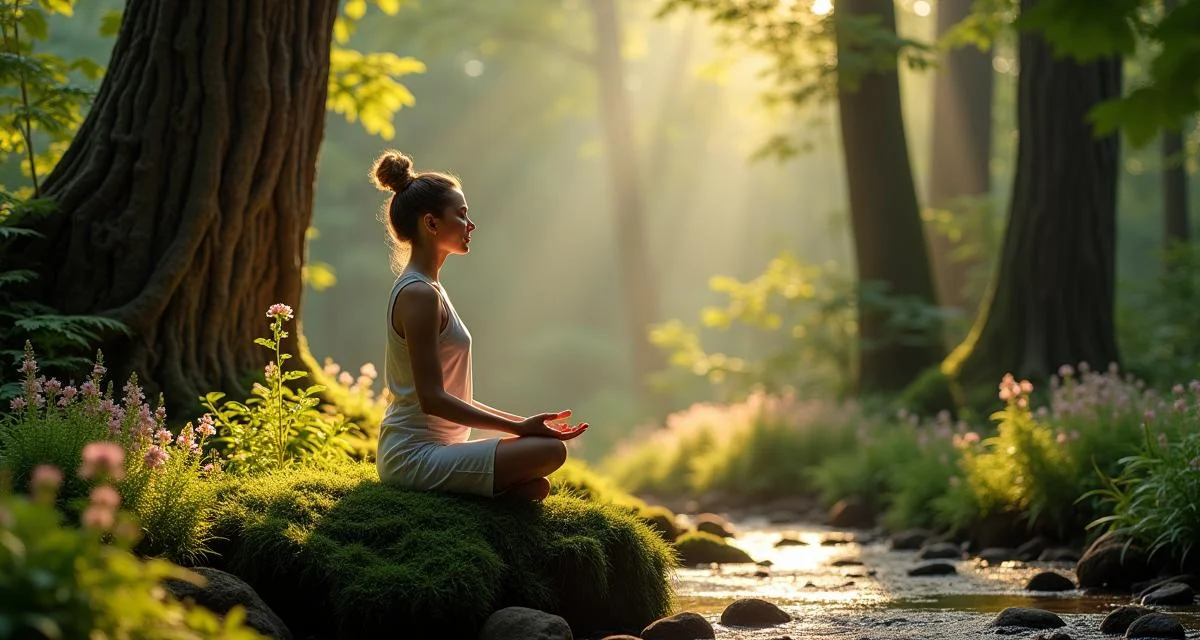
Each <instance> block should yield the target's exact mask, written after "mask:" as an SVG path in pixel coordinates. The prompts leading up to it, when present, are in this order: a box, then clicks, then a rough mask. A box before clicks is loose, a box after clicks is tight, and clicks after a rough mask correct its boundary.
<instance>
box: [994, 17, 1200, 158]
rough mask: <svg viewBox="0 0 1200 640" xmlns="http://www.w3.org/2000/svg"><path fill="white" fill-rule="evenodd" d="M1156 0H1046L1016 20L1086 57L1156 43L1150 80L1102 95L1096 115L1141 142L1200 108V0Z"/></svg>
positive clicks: (1098, 123) (1104, 130)
mask: <svg viewBox="0 0 1200 640" xmlns="http://www.w3.org/2000/svg"><path fill="white" fill-rule="evenodd" d="M1161 7H1162V5H1161V3H1159V2H1157V1H1151V0H1113V1H1111V2H1101V3H1096V2H1092V1H1091V0H1041V2H1039V3H1038V4H1037V5H1036V6H1035V7H1034V8H1033V9H1031V10H1030V11H1028V12H1026V14H1025V15H1023V16H1021V17H1020V18H1019V19H1018V20H1017V25H1018V26H1019V27H1020V28H1022V29H1030V30H1034V31H1037V32H1039V33H1041V34H1042V35H1044V36H1045V38H1046V39H1047V40H1048V41H1049V42H1050V43H1051V45H1052V46H1053V47H1054V49H1055V51H1056V52H1057V53H1059V54H1061V55H1069V56H1073V57H1075V58H1077V59H1080V60H1091V59H1095V58H1100V57H1104V56H1110V55H1122V56H1129V55H1132V54H1133V53H1134V52H1135V51H1136V50H1137V48H1138V47H1139V45H1141V46H1146V47H1148V48H1149V49H1151V50H1152V51H1154V54H1153V58H1152V60H1151V62H1150V65H1149V73H1148V78H1147V81H1146V83H1145V84H1143V85H1142V86H1139V87H1135V88H1134V89H1133V90H1132V91H1130V92H1129V93H1128V94H1127V95H1125V96H1123V97H1121V98H1118V99H1114V100H1109V101H1106V102H1104V103H1101V104H1100V105H1098V106H1097V107H1095V108H1094V109H1093V111H1092V113H1091V114H1090V116H1089V118H1090V120H1091V121H1092V123H1093V125H1094V127H1095V132H1096V134H1097V135H1100V136H1103V135H1106V134H1109V133H1112V132H1113V131H1116V130H1118V129H1121V130H1123V131H1124V132H1125V134H1126V136H1127V137H1128V138H1129V141H1130V143H1131V144H1132V145H1133V146H1134V147H1141V146H1144V145H1146V144H1147V143H1148V142H1150V141H1151V140H1153V139H1154V137H1155V136H1156V135H1157V134H1158V133H1159V132H1160V131H1162V130H1178V129H1179V128H1180V126H1181V124H1182V121H1183V119H1184V118H1186V117H1188V116H1190V115H1192V114H1194V113H1196V112H1197V111H1200V68H1198V67H1197V65H1196V64H1195V60H1196V57H1197V55H1200V42H1197V41H1196V38H1195V34H1196V33H1197V32H1198V31H1200V5H1197V4H1196V3H1195V2H1186V1H1185V2H1179V3H1177V4H1176V6H1174V7H1173V8H1171V9H1170V10H1169V11H1165V12H1163V11H1162V10H1161Z"/></svg>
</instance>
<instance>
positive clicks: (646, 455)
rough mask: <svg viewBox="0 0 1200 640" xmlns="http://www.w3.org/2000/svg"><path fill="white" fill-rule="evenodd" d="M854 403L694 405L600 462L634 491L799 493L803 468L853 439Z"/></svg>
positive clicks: (766, 399) (780, 399)
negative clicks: (663, 426) (851, 426)
mask: <svg viewBox="0 0 1200 640" xmlns="http://www.w3.org/2000/svg"><path fill="white" fill-rule="evenodd" d="M863 420H864V416H863V414H862V412H861V411H860V410H859V409H858V408H857V407H854V406H851V405H832V404H829V403H825V402H819V401H808V402H802V401H799V400H797V399H796V398H795V396H793V395H791V394H785V395H780V396H768V395H766V394H764V393H761V392H760V393H755V394H752V395H751V396H750V397H749V398H747V399H746V400H744V401H741V402H738V403H734V404H730V405H718V404H697V405H693V406H692V407H690V408H689V409H687V410H685V411H681V412H678V413H674V414H672V415H670V416H668V417H667V421H666V426H665V428H661V429H657V430H654V431H651V432H649V433H646V434H644V435H642V434H635V437H634V438H632V439H631V441H632V443H631V444H627V445H625V446H624V447H622V448H619V449H618V450H617V451H616V452H615V453H613V454H612V455H611V456H609V458H608V459H607V460H605V461H604V463H603V464H602V467H601V468H602V469H603V470H604V471H605V472H606V473H607V474H608V475H610V476H611V477H612V478H613V479H614V480H616V482H617V484H618V485H619V486H620V487H622V488H624V489H626V490H628V491H632V492H634V493H651V494H654V495H657V496H663V497H673V496H685V495H694V494H698V493H704V492H709V491H723V492H727V493H729V494H732V495H737V496H741V497H744V498H762V497H769V496H779V495H788V494H794V493H797V492H804V491H805V490H806V489H807V488H808V482H807V480H808V477H807V470H808V469H809V468H811V467H813V466H815V465H816V464H818V463H819V462H820V461H821V460H822V459H823V458H825V457H827V456H832V455H836V454H837V453H839V452H841V451H846V450H848V449H849V448H851V447H853V446H854V444H855V432H854V430H853V429H851V428H850V425H852V424H856V423H861V422H862V421H863Z"/></svg>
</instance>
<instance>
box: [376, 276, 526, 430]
mask: <svg viewBox="0 0 1200 640" xmlns="http://www.w3.org/2000/svg"><path fill="white" fill-rule="evenodd" d="M392 325H393V327H394V328H395V329H396V330H397V331H398V332H400V334H401V335H403V336H404V339H405V342H407V343H408V353H409V358H410V360H411V362H412V369H413V382H414V385H415V386H416V391H417V401H418V402H419V403H420V404H421V411H424V412H425V413H428V414H429V415H433V416H437V417H439V418H443V419H445V420H449V421H451V422H454V423H457V424H461V425H464V426H467V427H477V428H481V429H490V430H492V431H502V432H504V433H512V434H519V432H518V430H517V426H518V424H519V423H520V422H521V421H522V420H523V419H522V418H520V417H519V416H512V415H511V414H503V413H501V412H495V413H493V412H491V411H488V410H487V408H483V407H480V406H478V405H476V404H471V403H468V402H464V401H463V400H462V399H460V398H457V397H455V396H454V395H453V394H451V393H448V392H447V391H446V388H445V386H444V381H443V380H442V363H441V358H440V357H439V355H438V344H437V343H438V332H439V331H438V330H439V327H440V326H441V305H440V302H439V299H438V294H437V292H436V291H434V290H433V287H431V286H429V285H427V284H424V283H414V284H412V285H410V286H407V287H405V288H404V289H403V290H401V291H400V293H399V295H397V296H396V304H395V305H393V307H392ZM488 408H490V407H488Z"/></svg>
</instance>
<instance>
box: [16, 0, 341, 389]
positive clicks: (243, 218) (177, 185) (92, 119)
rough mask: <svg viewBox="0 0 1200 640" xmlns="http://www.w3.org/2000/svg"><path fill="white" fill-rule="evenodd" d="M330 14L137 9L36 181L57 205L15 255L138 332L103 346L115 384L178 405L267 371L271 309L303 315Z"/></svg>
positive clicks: (82, 306)
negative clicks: (54, 162) (59, 154)
mask: <svg viewBox="0 0 1200 640" xmlns="http://www.w3.org/2000/svg"><path fill="white" fill-rule="evenodd" d="M336 12H337V0H312V1H310V2H303V3H295V2H291V1H289V0H129V2H128V4H127V6H126V9H125V21H124V24H123V25H122V26H121V31H120V34H119V36H118V38H117V42H116V44H115V48H114V50H113V54H112V58H111V61H110V64H109V70H108V74H107V75H106V76H105V78H104V81H103V83H102V85H101V87H100V90H99V93H98V95H97V98H96V101H95V104H94V106H93V108H92V109H91V111H90V112H89V114H88V117H87V119H86V120H85V122H84V123H83V125H82V127H81V128H80V131H79V133H78V135H77V136H76V138H75V140H74V141H73V142H72V144H71V147H70V148H69V149H68V151H67V152H66V154H65V156H64V157H63V159H62V161H61V162H60V163H59V165H58V166H57V167H56V168H55V169H54V171H53V172H52V173H51V175H50V176H49V178H48V179H47V181H46V184H45V189H44V192H45V194H46V195H48V196H52V197H54V198H55V199H56V200H57V203H58V213H57V214H56V215H54V216H53V217H51V218H48V219H47V220H45V222H44V223H43V224H41V225H40V226H39V230H40V231H42V232H43V233H45V234H46V236H47V237H46V239H45V240H44V241H40V242H37V243H36V244H32V245H28V246H25V247H23V248H22V256H23V259H24V261H25V262H27V263H39V264H38V266H37V269H38V271H39V272H40V274H41V277H40V279H39V280H38V285H39V287H40V290H39V291H37V292H36V293H37V295H38V297H39V298H40V299H42V300H43V301H45V302H47V303H49V304H51V305H53V306H55V307H57V308H59V309H62V310H63V311H65V312H67V313H92V314H99V315H104V316H108V317H111V318H115V319H117V320H120V321H122V322H124V323H125V324H127V325H128V326H129V327H130V328H131V329H132V330H133V338H132V339H127V338H122V337H109V338H108V339H107V340H106V342H105V344H104V345H103V349H104V353H105V358H106V361H107V363H108V364H109V368H110V370H111V371H112V374H113V375H114V376H117V377H116V378H115V379H117V380H122V379H124V377H125V376H126V375H128V374H129V373H130V372H133V371H136V372H137V374H138V376H139V378H140V379H141V380H142V381H143V382H144V383H146V386H147V388H148V391H149V392H150V393H157V392H159V391H161V392H163V393H164V394H165V395H166V397H167V400H168V406H169V407H171V408H172V409H173V410H174V409H176V408H191V407H192V406H194V403H195V398H196V396H198V395H200V394H201V393H203V392H207V391H213V390H226V391H231V390H235V389H238V388H239V387H240V384H239V380H240V379H241V378H243V377H244V376H245V375H246V374H247V373H248V372H250V371H251V370H253V369H256V368H258V367H261V366H262V364H263V363H265V361H266V360H267V357H266V355H265V353H264V351H263V349H262V348H261V347H258V346H256V345H254V344H253V342H252V339H253V338H254V337H256V336H263V335H266V334H267V331H268V328H267V327H268V325H269V321H268V320H267V318H266V317H265V312H266V309H267V307H268V306H269V305H270V304H272V303H274V302H283V303H286V304H289V305H291V306H292V307H293V308H294V309H296V310H297V313H299V307H300V300H301V289H302V285H301V279H300V269H301V266H302V264H303V262H304V248H305V243H304V234H305V230H306V229H307V228H308V226H309V222H310V220H311V217H312V204H313V189H314V180H315V175H316V162H317V154H318V150H319V148H320V144H321V140H322V136H323V132H324V118H325V97H326V87H327V82H328V74H329V49H330V41H331V38H332V29H333V20H334V17H335V15H336ZM291 329H292V333H293V334H295V333H297V332H298V329H297V328H296V327H295V326H293V327H291ZM288 344H289V345H290V346H291V347H292V350H293V351H294V350H295V345H296V344H297V341H296V340H289V341H288Z"/></svg>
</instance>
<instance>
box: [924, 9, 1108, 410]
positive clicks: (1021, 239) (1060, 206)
mask: <svg viewBox="0 0 1200 640" xmlns="http://www.w3.org/2000/svg"><path fill="white" fill-rule="evenodd" d="M1036 2H1037V0H1022V2H1021V8H1022V10H1027V9H1028V8H1029V7H1031V6H1033V5H1035V4H1036ZM1019 47H1020V49H1019V52H1020V64H1021V75H1020V78H1019V80H1018V84H1017V126H1018V130H1019V131H1020V135H1021V137H1020V141H1019V143H1018V145H1017V167H1016V175H1015V177H1014V180H1013V195H1012V200H1011V209H1010V211H1009V219H1008V228H1007V231H1006V233H1005V238H1004V246H1003V249H1002V253H1001V257H1000V265H999V269H998V273H997V276H996V279H995V281H994V284H993V287H992V291H991V292H990V294H989V300H988V302H986V303H985V304H984V307H983V309H982V310H981V314H980V316H979V319H978V320H977V322H976V326H975V328H973V329H972V331H971V335H970V336H968V337H967V339H966V340H965V341H964V342H963V344H962V345H960V346H959V348H958V349H957V350H956V352H955V353H954V354H952V355H951V357H950V358H948V359H947V361H946V367H945V370H946V372H947V373H949V374H951V375H954V376H956V378H957V379H958V382H959V384H960V385H961V386H962V387H964V388H966V389H967V390H972V389H981V388H990V389H994V386H992V385H994V384H995V383H997V382H999V380H1000V378H1001V377H1002V376H1003V375H1004V374H1005V373H1012V374H1013V375H1016V376H1020V377H1027V378H1030V379H1034V380H1044V379H1045V378H1046V377H1047V376H1048V375H1049V374H1050V373H1052V372H1053V371H1054V370H1055V369H1056V368H1057V367H1059V366H1060V365H1063V364H1072V365H1074V364H1076V363H1080V362H1087V363H1088V364H1089V365H1091V366H1093V367H1104V366H1107V365H1108V364H1109V363H1110V362H1117V361H1118V353H1117V344H1116V336H1115V331H1114V322H1113V306H1114V287H1115V275H1114V263H1115V255H1116V186H1117V163H1118V155H1119V154H1118V139H1117V136H1115V135H1112V136H1108V137H1106V138H1103V139H1096V138H1095V137H1094V136H1093V133H1092V128H1091V125H1090V124H1089V123H1088V122H1087V120H1086V115H1087V113H1088V111H1089V110H1090V109H1091V108H1092V107H1093V106H1095V105H1096V104H1097V103H1099V102H1100V101H1102V100H1107V99H1110V98H1114V97H1116V96H1118V95H1119V94H1120V90H1121V62H1120V60H1119V59H1117V58H1104V59H1101V60H1098V61H1094V62H1089V63H1087V64H1080V63H1078V62H1075V61H1074V60H1072V59H1069V58H1059V57H1056V56H1054V55H1053V52H1052V50H1051V48H1050V47H1049V45H1048V44H1047V43H1046V42H1045V40H1044V39H1043V38H1042V37H1041V36H1040V35H1039V34H1037V33H1032V32H1023V33H1021V35H1020V43H1019Z"/></svg>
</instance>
